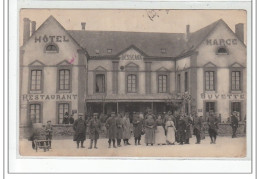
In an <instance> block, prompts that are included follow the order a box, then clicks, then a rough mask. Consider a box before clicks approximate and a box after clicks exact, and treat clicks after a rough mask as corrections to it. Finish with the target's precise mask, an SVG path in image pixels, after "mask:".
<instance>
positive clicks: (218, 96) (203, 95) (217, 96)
mask: <svg viewBox="0 0 260 179" xmlns="http://www.w3.org/2000/svg"><path fill="white" fill-rule="evenodd" d="M200 97H201V99H232V100H236V99H237V100H244V99H245V95H244V94H218V93H215V94H208V93H201V95H200Z"/></svg>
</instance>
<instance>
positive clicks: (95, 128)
mask: <svg viewBox="0 0 260 179" xmlns="http://www.w3.org/2000/svg"><path fill="white" fill-rule="evenodd" d="M100 130H101V122H100V120H99V119H98V113H94V114H93V118H92V119H91V120H90V121H89V139H90V146H89V148H88V149H92V145H93V142H94V148H95V149H97V140H98V139H99V132H100Z"/></svg>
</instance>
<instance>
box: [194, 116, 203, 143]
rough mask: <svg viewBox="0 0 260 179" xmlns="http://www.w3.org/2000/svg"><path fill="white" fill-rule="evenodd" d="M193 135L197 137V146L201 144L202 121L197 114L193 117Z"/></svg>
mask: <svg viewBox="0 0 260 179" xmlns="http://www.w3.org/2000/svg"><path fill="white" fill-rule="evenodd" d="M193 127H194V129H193V134H194V135H195V136H196V139H197V142H196V144H200V140H201V137H200V133H201V128H202V119H201V118H200V117H198V115H197V113H195V114H194V115H193Z"/></svg>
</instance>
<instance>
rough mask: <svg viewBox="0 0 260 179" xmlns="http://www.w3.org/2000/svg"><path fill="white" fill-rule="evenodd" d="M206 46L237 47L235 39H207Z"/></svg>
mask: <svg viewBox="0 0 260 179" xmlns="http://www.w3.org/2000/svg"><path fill="white" fill-rule="evenodd" d="M206 44H207V45H220V46H228V45H237V39H207V40H206Z"/></svg>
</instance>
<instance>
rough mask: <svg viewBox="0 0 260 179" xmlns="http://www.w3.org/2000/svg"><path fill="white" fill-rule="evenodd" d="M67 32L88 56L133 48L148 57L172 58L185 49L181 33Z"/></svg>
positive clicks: (112, 53) (104, 54)
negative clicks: (164, 51) (162, 50)
mask: <svg viewBox="0 0 260 179" xmlns="http://www.w3.org/2000/svg"><path fill="white" fill-rule="evenodd" d="M68 32H69V33H70V34H71V36H72V37H73V38H74V39H75V40H76V41H77V42H78V43H79V44H80V46H81V47H83V48H85V49H86V50H87V51H88V54H89V55H90V56H109V55H111V56H113V55H116V54H118V53H120V52H121V51H123V50H124V49H126V48H128V47H130V46H135V47H137V48H138V49H140V50H141V51H143V52H144V53H145V54H147V55H148V56H152V57H174V56H177V55H179V54H180V53H181V52H182V51H183V49H184V48H186V41H185V39H184V34H183V33H154V32H122V31H82V30H69V31H68ZM107 49H112V52H111V53H110V54H109V53H107ZM161 49H166V53H161ZM96 50H99V54H96Z"/></svg>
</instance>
